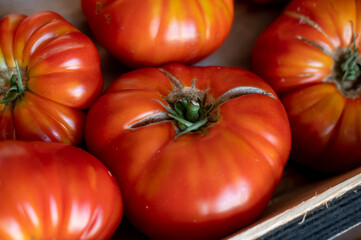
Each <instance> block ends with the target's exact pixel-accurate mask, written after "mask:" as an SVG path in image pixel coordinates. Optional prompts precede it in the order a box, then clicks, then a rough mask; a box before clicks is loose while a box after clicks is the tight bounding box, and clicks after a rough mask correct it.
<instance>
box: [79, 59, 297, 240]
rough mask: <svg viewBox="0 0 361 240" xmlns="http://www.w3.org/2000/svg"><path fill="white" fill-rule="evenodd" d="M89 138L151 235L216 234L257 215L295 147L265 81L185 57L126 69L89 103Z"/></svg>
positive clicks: (128, 210)
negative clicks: (160, 65)
mask: <svg viewBox="0 0 361 240" xmlns="http://www.w3.org/2000/svg"><path fill="white" fill-rule="evenodd" d="M85 138H86V143H87V147H88V149H89V151H90V152H92V153H93V154H95V155H96V156H98V158H99V159H100V160H102V161H103V162H104V163H105V165H106V166H108V168H109V169H110V170H111V171H112V172H113V174H114V175H115V176H116V179H117V180H118V183H119V185H120V188H121V190H122V193H123V196H124V206H125V214H126V216H127V219H128V220H129V221H130V222H131V223H132V224H133V225H134V226H135V227H136V228H137V229H139V230H140V231H141V232H143V233H145V234H146V235H147V236H149V237H151V238H155V239H205V238H220V237H222V236H225V235H228V234H230V233H232V232H233V231H236V230H238V229H239V228H241V227H242V226H245V225H246V224H249V223H250V222H252V221H253V220H255V219H256V218H257V217H258V216H259V215H260V214H261V212H262V211H263V210H264V208H265V207H266V205H267V203H268V202H269V199H270V197H271V195H272V193H273V191H274V190H275V188H276V186H277V185H278V183H279V181H280V179H281V176H282V173H283V170H284V166H285V164H286V162H287V159H288V155H289V151H290V145H291V143H290V141H291V139H290V138H291V134H290V128H289V123H288V119H287V115H286V112H285V110H284V108H283V105H282V104H281V101H280V100H279V99H278V98H277V97H276V96H275V94H274V92H273V90H272V89H271V88H270V87H269V85H267V84H266V83H265V82H264V81H263V80H261V79H260V78H258V77H257V76H255V75H254V74H252V73H250V72H248V71H246V70H243V69H240V68H235V67H234V68H232V67H191V66H189V67H187V66H185V65H181V64H170V65H166V66H164V67H163V68H161V69H158V68H142V69H138V70H134V71H131V72H128V73H126V74H124V75H122V76H120V77H119V78H118V79H117V80H115V81H114V82H113V83H112V84H111V85H110V86H109V88H108V89H107V90H106V92H105V93H104V95H103V96H101V97H100V98H99V99H98V100H97V101H96V102H95V103H94V105H93V106H92V107H91V108H90V110H89V114H88V118H87V122H86V128H85Z"/></svg>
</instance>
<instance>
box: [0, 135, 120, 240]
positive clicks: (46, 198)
mask: <svg viewBox="0 0 361 240" xmlns="http://www.w3.org/2000/svg"><path fill="white" fill-rule="evenodd" d="M0 212H1V214H0V239H67V240H72V239H74V240H75V239H76V240H78V239H87V240H90V239H96V240H98V239H109V238H110V236H111V235H112V234H113V232H114V231H115V229H116V228H117V226H118V224H119V222H120V221H121V218H122V213H123V203H122V196H121V193H120V190H119V187H118V185H117V183H116V181H115V180H114V178H113V177H112V176H111V175H110V173H109V171H108V170H107V168H106V167H105V166H104V165H103V164H102V163H101V162H100V161H99V160H97V159H96V158H95V157H93V156H92V155H90V154H89V153H87V152H85V151H84V150H81V149H79V148H76V147H73V146H70V145H65V144H62V143H54V142H53V143H51V142H50V143H49V142H23V141H2V142H0Z"/></svg>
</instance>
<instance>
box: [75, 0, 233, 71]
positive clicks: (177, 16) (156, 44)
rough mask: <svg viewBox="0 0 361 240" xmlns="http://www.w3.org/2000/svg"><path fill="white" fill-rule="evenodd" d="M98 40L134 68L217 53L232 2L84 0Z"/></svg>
mask: <svg viewBox="0 0 361 240" xmlns="http://www.w3.org/2000/svg"><path fill="white" fill-rule="evenodd" d="M82 9H83V12H84V14H85V16H86V18H87V19H88V22H89V25H90V28H91V29H92V32H93V33H94V35H95V37H96V39H97V40H98V41H99V42H100V44H101V45H102V46H104V47H105V48H106V49H107V50H108V51H109V52H110V53H111V54H113V55H114V56H115V57H117V58H118V59H119V60H120V61H122V62H123V63H124V64H126V65H128V66H131V67H140V66H155V65H162V64H165V63H169V62H182V63H193V62H196V61H198V60H200V59H202V58H204V57H206V56H208V55H209V54H211V53H212V52H213V51H215V50H216V49H217V48H218V47H219V46H220V45H221V44H222V43H223V41H224V40H225V39H226V37H227V36H228V34H229V32H230V29H231V26H232V23H233V14H234V9H233V0H208V1H199V0H172V1H169V0H160V1H154V0H125V1H124V0H82Z"/></svg>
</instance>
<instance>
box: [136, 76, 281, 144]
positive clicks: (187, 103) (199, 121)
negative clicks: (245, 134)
mask: <svg viewBox="0 0 361 240" xmlns="http://www.w3.org/2000/svg"><path fill="white" fill-rule="evenodd" d="M159 70H160V71H161V72H162V73H164V74H165V75H166V76H167V78H168V79H169V80H170V82H171V83H172V85H173V91H171V92H170V93H169V95H168V96H167V97H163V98H162V99H163V100H164V101H165V102H166V103H167V104H164V103H163V102H161V101H159V100H156V99H153V100H155V101H157V102H158V103H159V104H161V105H162V106H163V108H164V109H165V110H166V111H167V112H159V113H155V114H152V115H150V116H148V117H146V118H143V119H141V120H139V121H137V122H135V123H133V124H131V125H130V126H129V128H130V129H136V128H139V127H144V126H147V125H150V124H156V123H161V122H166V121H171V122H172V123H173V125H174V127H175V130H176V132H177V134H176V135H175V137H174V140H176V139H177V138H178V137H180V136H182V135H184V134H187V133H203V134H207V132H208V129H209V128H210V127H212V126H213V125H215V124H216V123H217V122H218V121H219V120H220V119H221V114H220V109H219V107H220V106H221V105H222V104H224V103H226V102H228V101H230V100H232V99H234V98H237V97H241V96H245V95H250V94H261V95H266V96H269V97H272V98H274V99H275V98H276V97H275V96H274V95H272V94H271V93H268V92H267V91H265V90H263V89H260V88H257V87H252V86H241V87H236V88H233V89H230V90H228V91H227V92H225V93H223V94H222V95H220V96H219V97H218V98H217V99H214V98H213V96H212V95H211V94H209V89H206V90H204V91H202V90H199V89H197V88H196V80H193V82H192V84H191V86H190V87H184V86H183V84H182V82H181V81H179V80H178V79H177V78H176V77H175V76H174V75H173V74H171V73H169V72H168V71H166V70H164V69H159Z"/></svg>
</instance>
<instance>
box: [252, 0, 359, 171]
mask: <svg viewBox="0 0 361 240" xmlns="http://www.w3.org/2000/svg"><path fill="white" fill-rule="evenodd" d="M360 13H361V4H360V2H359V1H351V0H347V1H335V0H306V1H301V0H295V1H292V2H291V3H290V4H289V5H288V6H287V7H286V9H285V10H284V12H283V14H281V16H279V18H278V19H276V20H275V21H274V22H273V23H272V24H271V25H270V26H269V27H268V28H267V29H266V30H265V32H264V33H263V34H262V35H261V36H260V38H259V39H258V41H257V43H256V45H255V47H254V51H253V56H252V67H253V70H254V72H256V73H257V74H258V75H259V76H261V77H262V78H263V79H265V80H266V81H267V82H269V83H270V84H271V86H272V87H273V88H274V89H275V90H276V92H277V93H278V94H279V95H280V96H281V99H282V102H283V103H284V105H285V108H286V111H287V113H288V116H289V119H290V124H291V132H292V139H293V146H292V152H291V159H293V160H295V161H296V162H299V163H301V164H303V165H306V166H308V167H310V168H313V169H316V170H319V171H325V172H338V171H346V170H349V169H352V168H354V167H356V166H359V165H360V164H361V148H360V147H359V146H360V144H361V135H360V134H361V132H360V129H361V121H359V116H360V114H361V112H360V111H361V98H360V97H359V96H358V97H348V96H346V95H344V94H343V93H342V92H341V91H340V90H339V88H338V87H336V85H335V84H334V83H333V82H331V81H330V80H329V79H330V76H331V75H330V74H331V73H332V72H333V71H334V66H335V64H336V61H335V60H334V58H333V57H332V56H335V55H336V54H337V51H338V49H345V48H347V47H349V46H350V45H351V44H352V42H353V41H352V39H353V37H352V32H353V31H354V33H355V34H356V36H357V35H360V33H361V24H360V23H361V14H360ZM311 21H312V22H313V23H311ZM302 38H303V39H307V40H309V41H312V42H314V43H316V44H318V45H319V46H321V48H318V47H315V46H312V45H311V44H308V43H307V42H305V41H303V40H301V39H302ZM359 44H360V38H357V39H356V45H357V46H359ZM321 49H323V50H321ZM341 78H342V77H341ZM339 80H340V79H339Z"/></svg>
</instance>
